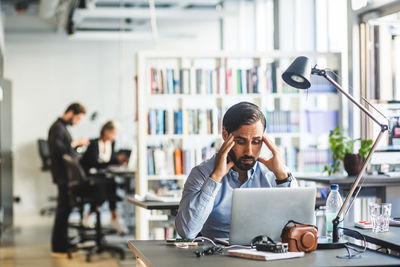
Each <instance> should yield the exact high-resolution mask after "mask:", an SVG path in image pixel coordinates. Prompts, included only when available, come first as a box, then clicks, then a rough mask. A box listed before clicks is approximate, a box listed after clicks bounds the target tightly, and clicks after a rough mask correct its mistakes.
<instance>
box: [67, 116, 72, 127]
mask: <svg viewBox="0 0 400 267" xmlns="http://www.w3.org/2000/svg"><path fill="white" fill-rule="evenodd" d="M65 123H66V124H67V125H70V126H72V118H70V119H69V120H67V121H65Z"/></svg>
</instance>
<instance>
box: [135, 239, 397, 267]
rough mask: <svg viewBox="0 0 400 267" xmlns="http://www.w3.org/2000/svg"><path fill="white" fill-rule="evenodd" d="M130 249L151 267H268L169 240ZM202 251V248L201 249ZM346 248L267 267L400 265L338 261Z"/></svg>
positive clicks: (382, 258) (374, 256)
mask: <svg viewBox="0 0 400 267" xmlns="http://www.w3.org/2000/svg"><path fill="white" fill-rule="evenodd" d="M128 246H129V248H130V249H131V250H132V252H133V253H134V254H135V255H136V257H139V258H140V259H141V260H142V261H143V262H144V263H145V264H146V265H147V266H163V267H169V266H191V267H196V266H219V267H224V266H229V267H236V266H238V267H239V266H240V267H242V266H250V267H251V266H266V264H267V263H266V262H265V261H256V260H249V259H242V258H236V257H229V256H226V255H210V256H202V257H200V258H197V257H196V255H195V254H194V253H193V251H194V250H196V248H194V249H193V248H192V249H182V248H177V247H174V246H171V245H166V243H165V241H158V240H157V241H154V240H153V241H129V242H128ZM197 249H198V248H197ZM346 254H347V253H346V250H345V249H335V250H318V251H314V252H311V253H307V254H306V255H305V256H304V257H302V258H296V259H287V260H277V261H271V262H268V264H267V266H269V267H270V266H272V267H274V266H276V267H286V266H296V267H298V266H376V265H379V266H399V264H400V259H399V258H395V257H392V256H388V255H384V254H381V253H378V252H374V251H366V252H365V253H363V255H362V257H361V258H360V259H352V260H347V259H338V258H336V256H338V255H339V256H342V255H346Z"/></svg>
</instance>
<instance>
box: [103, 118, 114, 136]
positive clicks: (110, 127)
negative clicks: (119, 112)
mask: <svg viewBox="0 0 400 267" xmlns="http://www.w3.org/2000/svg"><path fill="white" fill-rule="evenodd" d="M116 128H117V126H116V125H115V122H114V121H107V122H106V123H105V124H104V125H103V127H101V130H100V136H101V137H103V136H104V132H105V131H107V130H114V129H116Z"/></svg>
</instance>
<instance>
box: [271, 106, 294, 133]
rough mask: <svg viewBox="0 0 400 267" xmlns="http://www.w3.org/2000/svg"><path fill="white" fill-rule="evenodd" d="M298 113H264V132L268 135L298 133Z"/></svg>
mask: <svg viewBox="0 0 400 267" xmlns="http://www.w3.org/2000/svg"><path fill="white" fill-rule="evenodd" d="M298 113H299V112H298V111H290V110H275V111H266V112H265V118H266V121H267V125H266V126H267V127H266V130H267V132H269V133H293V132H299V131H300V126H299V125H300V116H299V114H298Z"/></svg>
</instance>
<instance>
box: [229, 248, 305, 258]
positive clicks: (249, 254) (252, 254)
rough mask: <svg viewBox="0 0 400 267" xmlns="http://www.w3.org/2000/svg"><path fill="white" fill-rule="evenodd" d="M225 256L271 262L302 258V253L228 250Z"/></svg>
mask: <svg viewBox="0 0 400 267" xmlns="http://www.w3.org/2000/svg"><path fill="white" fill-rule="evenodd" d="M227 255H229V256H234V257H241V258H247V259H253V260H261V261H273V260H283V259H290V258H298V257H303V256H304V252H285V253H273V252H267V251H258V250H256V249H231V250H228V252H227Z"/></svg>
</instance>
